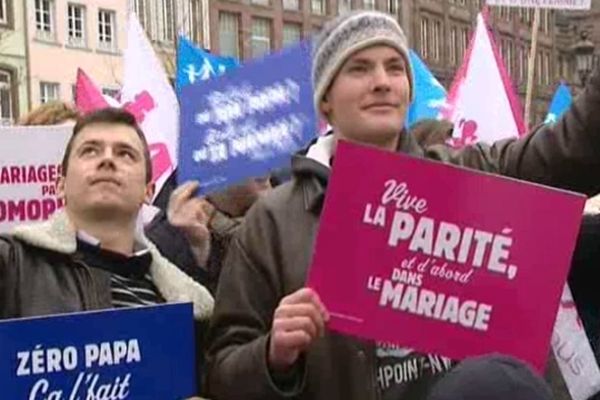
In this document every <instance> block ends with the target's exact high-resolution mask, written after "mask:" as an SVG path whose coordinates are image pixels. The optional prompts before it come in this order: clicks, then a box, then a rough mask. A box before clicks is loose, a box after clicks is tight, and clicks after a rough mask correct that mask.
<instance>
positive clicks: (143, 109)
mask: <svg viewBox="0 0 600 400" xmlns="http://www.w3.org/2000/svg"><path fill="white" fill-rule="evenodd" d="M121 102H122V104H123V107H124V108H125V109H127V110H128V111H130V112H131V113H132V114H134V115H135V116H136V119H137V121H138V123H139V124H140V127H141V128H142V130H143V131H144V134H145V135H146V139H147V141H148V144H149V145H150V153H151V155H152V167H153V176H152V179H153V181H154V182H155V184H156V193H158V192H159V191H160V188H161V187H162V185H163V184H164V182H165V181H166V179H167V178H168V177H169V176H170V175H171V173H172V172H173V170H174V169H175V166H176V165H177V159H176V155H177V140H178V137H179V103H178V102H177V96H176V95H175V91H174V90H173V87H172V86H171V85H170V83H169V81H168V79H167V75H166V73H165V71H164V68H163V66H162V63H161V61H160V60H159V58H158V57H157V55H156V54H155V52H154V49H153V48H152V45H151V44H150V42H149V41H148V38H147V37H146V34H145V32H144V30H143V28H142V27H141V25H140V23H139V21H138V19H137V17H136V15H135V14H134V13H131V14H130V17H129V21H128V27H127V49H126V50H125V53H124V76H123V89H122V91H121Z"/></svg>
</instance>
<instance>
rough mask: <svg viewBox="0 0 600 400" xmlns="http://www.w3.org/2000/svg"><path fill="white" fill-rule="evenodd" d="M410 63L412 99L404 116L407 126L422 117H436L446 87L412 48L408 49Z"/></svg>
mask: <svg viewBox="0 0 600 400" xmlns="http://www.w3.org/2000/svg"><path fill="white" fill-rule="evenodd" d="M410 64H411V67H412V71H413V78H414V88H413V92H414V100H413V102H412V103H411V105H410V107H409V109H408V114H407V118H406V125H407V126H408V127H409V128H410V127H411V126H412V125H413V124H414V123H416V122H418V121H419V120H422V119H438V116H439V114H440V109H441V107H442V106H443V105H444V103H445V102H446V89H444V87H443V86H442V84H441V83H440V82H439V81H438V80H437V79H436V78H435V76H434V75H433V74H432V73H431V71H430V70H429V68H427V65H425V63H424V62H423V61H422V60H421V59H420V58H419V56H418V55H417V54H416V53H415V52H414V51H413V50H410Z"/></svg>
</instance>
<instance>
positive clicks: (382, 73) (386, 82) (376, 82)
mask: <svg viewBox="0 0 600 400" xmlns="http://www.w3.org/2000/svg"><path fill="white" fill-rule="evenodd" d="M372 80H373V90H375V91H388V90H390V76H389V74H388V71H387V70H386V69H385V67H384V66H383V65H378V66H377V67H376V68H374V69H373V75H372Z"/></svg>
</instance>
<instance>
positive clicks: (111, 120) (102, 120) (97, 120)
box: [62, 107, 152, 183]
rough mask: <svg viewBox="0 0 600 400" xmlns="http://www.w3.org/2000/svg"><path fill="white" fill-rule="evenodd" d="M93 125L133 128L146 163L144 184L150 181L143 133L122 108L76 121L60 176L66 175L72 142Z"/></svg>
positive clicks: (103, 109) (90, 115)
mask: <svg viewBox="0 0 600 400" xmlns="http://www.w3.org/2000/svg"><path fill="white" fill-rule="evenodd" d="M93 124H115V125H125V126H129V127H131V128H133V129H134V130H135V132H136V133H137V135H138V137H139V138H140V140H141V141H142V147H143V149H144V160H145V163H146V183H149V182H150V181H151V180H152V160H151V158H150V149H149V148H148V142H147V141H146V137H145V136H144V132H143V131H142V130H141V128H140V127H139V125H138V123H137V121H136V120H135V117H134V116H133V114H131V113H130V112H128V111H126V110H123V109H122V108H115V107H106V108H102V109H100V110H97V111H93V112H91V113H89V114H86V115H83V116H81V117H80V118H78V119H77V123H76V124H75V127H74V128H73V134H72V135H71V138H70V139H69V142H68V143H67V147H66V148H65V155H64V156H63V160H62V175H63V176H66V175H67V169H68V168H69V157H70V156H71V151H72V150H73V142H74V141H75V138H76V137H77V134H79V132H81V130H83V128H85V127H86V126H89V125H93Z"/></svg>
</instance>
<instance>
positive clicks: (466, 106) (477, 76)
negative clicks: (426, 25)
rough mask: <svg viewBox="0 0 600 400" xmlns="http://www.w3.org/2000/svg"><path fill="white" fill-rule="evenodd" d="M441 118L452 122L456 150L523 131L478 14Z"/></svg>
mask: <svg viewBox="0 0 600 400" xmlns="http://www.w3.org/2000/svg"><path fill="white" fill-rule="evenodd" d="M442 115H443V117H444V118H445V119H448V120H451V121H452V122H454V134H453V138H452V139H451V144H452V145H455V146H458V147H460V146H464V145H467V144H471V143H476V142H480V141H481V142H485V143H493V142H495V141H496V140H499V139H504V138H509V137H517V136H520V135H522V134H524V132H525V126H524V124H523V117H522V112H521V105H520V102H519V98H518V97H517V95H516V93H515V92H514V89H513V87H512V84H511V81H510V77H509V75H508V73H507V71H506V68H505V67H504V63H503V62H502V58H501V56H500V53H499V51H498V47H497V46H496V43H495V42H494V38H493V37H492V35H491V34H490V32H489V29H488V26H487V23H486V20H485V18H484V17H483V16H482V14H481V13H480V14H479V15H478V16H477V28H476V30H475V34H474V35H473V36H472V38H471V41H470V43H469V48H468V50H467V55H466V57H465V59H464V60H463V64H462V65H461V67H460V69H459V70H458V72H457V74H456V77H455V78H454V82H453V83H452V87H451V89H450V92H449V95H448V104H447V106H446V108H445V109H444V110H443V111H442Z"/></svg>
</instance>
